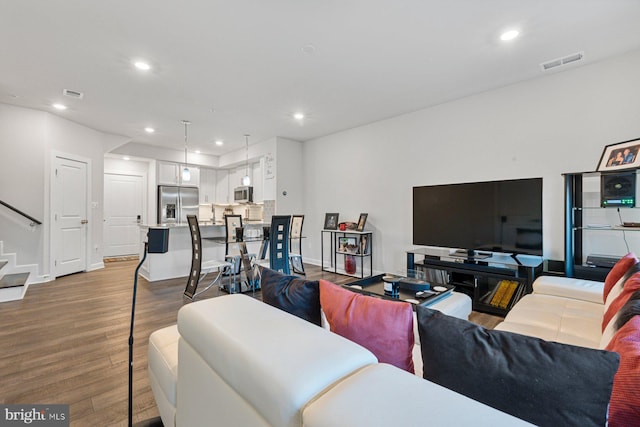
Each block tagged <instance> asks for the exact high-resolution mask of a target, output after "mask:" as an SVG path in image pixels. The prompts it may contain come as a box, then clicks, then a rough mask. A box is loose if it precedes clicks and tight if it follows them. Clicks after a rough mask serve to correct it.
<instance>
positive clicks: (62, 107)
mask: <svg viewBox="0 0 640 427" xmlns="http://www.w3.org/2000/svg"><path fill="white" fill-rule="evenodd" d="M51 106H52V107H53V108H55V109H56V110H66V109H67V106H66V105H63V104H52V105H51Z"/></svg>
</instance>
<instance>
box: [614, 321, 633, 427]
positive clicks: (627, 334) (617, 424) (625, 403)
mask: <svg viewBox="0 0 640 427" xmlns="http://www.w3.org/2000/svg"><path fill="white" fill-rule="evenodd" d="M606 349H607V350H609V351H615V352H617V353H618V354H620V366H619V367H618V372H617V373H616V375H615V377H614V378H613V390H612V391H611V400H610V402H609V426H610V427H622V426H637V425H640V316H634V317H632V318H631V319H630V320H629V321H628V322H627V323H626V324H625V325H624V326H623V327H621V328H620V329H619V330H618V332H616V334H615V335H614V336H613V338H612V339H611V342H610V343H609V345H608V346H607V348H606Z"/></svg>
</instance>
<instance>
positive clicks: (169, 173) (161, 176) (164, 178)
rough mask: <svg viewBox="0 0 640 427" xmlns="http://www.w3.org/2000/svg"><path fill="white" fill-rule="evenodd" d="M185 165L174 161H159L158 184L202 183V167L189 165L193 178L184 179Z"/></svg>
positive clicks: (191, 184)
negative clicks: (183, 170)
mask: <svg viewBox="0 0 640 427" xmlns="http://www.w3.org/2000/svg"><path fill="white" fill-rule="evenodd" d="M183 168H184V165H181V164H178V163H172V162H158V185H187V186H190V187H197V186H198V185H199V184H200V168H198V167H196V166H189V172H191V179H190V180H189V181H183V180H182V169H183Z"/></svg>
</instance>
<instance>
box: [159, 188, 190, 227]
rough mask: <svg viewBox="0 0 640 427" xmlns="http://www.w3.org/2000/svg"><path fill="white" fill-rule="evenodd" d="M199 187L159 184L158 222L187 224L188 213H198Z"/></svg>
mask: <svg viewBox="0 0 640 427" xmlns="http://www.w3.org/2000/svg"><path fill="white" fill-rule="evenodd" d="M198 203H199V197H198V188H197V187H176V186H172V185H159V186H158V224H186V223H187V215H198Z"/></svg>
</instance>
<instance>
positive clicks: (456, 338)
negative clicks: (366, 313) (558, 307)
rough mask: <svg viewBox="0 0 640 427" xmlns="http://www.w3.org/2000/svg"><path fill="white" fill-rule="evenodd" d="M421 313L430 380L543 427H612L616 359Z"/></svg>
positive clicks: (614, 355) (424, 359) (424, 356)
mask: <svg viewBox="0 0 640 427" xmlns="http://www.w3.org/2000/svg"><path fill="white" fill-rule="evenodd" d="M416 311H417V315H418V333H419V334H420V343H421V349H422V362H423V364H424V367H423V372H424V374H423V376H424V378H425V379H427V380H429V381H433V382H434V383H437V384H440V385H442V386H444V387H446V388H448V389H451V390H454V391H456V392H458V393H460V394H463V395H465V396H467V397H470V398H472V399H474V400H477V401H479V402H482V403H484V404H485V405H489V406H491V407H493V408H496V409H499V410H501V411H503V412H506V413H508V414H511V415H514V416H516V417H518V418H521V419H523V420H526V421H528V422H530V423H533V424H536V425H539V426H581V427H583V426H604V425H606V421H607V410H608V405H609V399H610V397H611V389H612V387H613V377H614V375H615V374H616V372H617V370H618V364H619V362H620V356H618V354H617V353H614V352H609V351H604V350H595V349H590V348H586V347H578V346H573V345H568V344H561V343H557V342H551V341H544V340H541V339H538V338H534V337H529V336H526V335H520V334H515V333H511V332H506V331H493V330H488V329H485V328H483V327H481V326H478V325H475V324H473V323H471V322H467V321H466V320H461V319H457V318H455V317H451V316H447V315H445V314H442V313H440V312H438V311H435V310H430V309H428V308H426V307H422V306H418V307H417V309H416Z"/></svg>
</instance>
